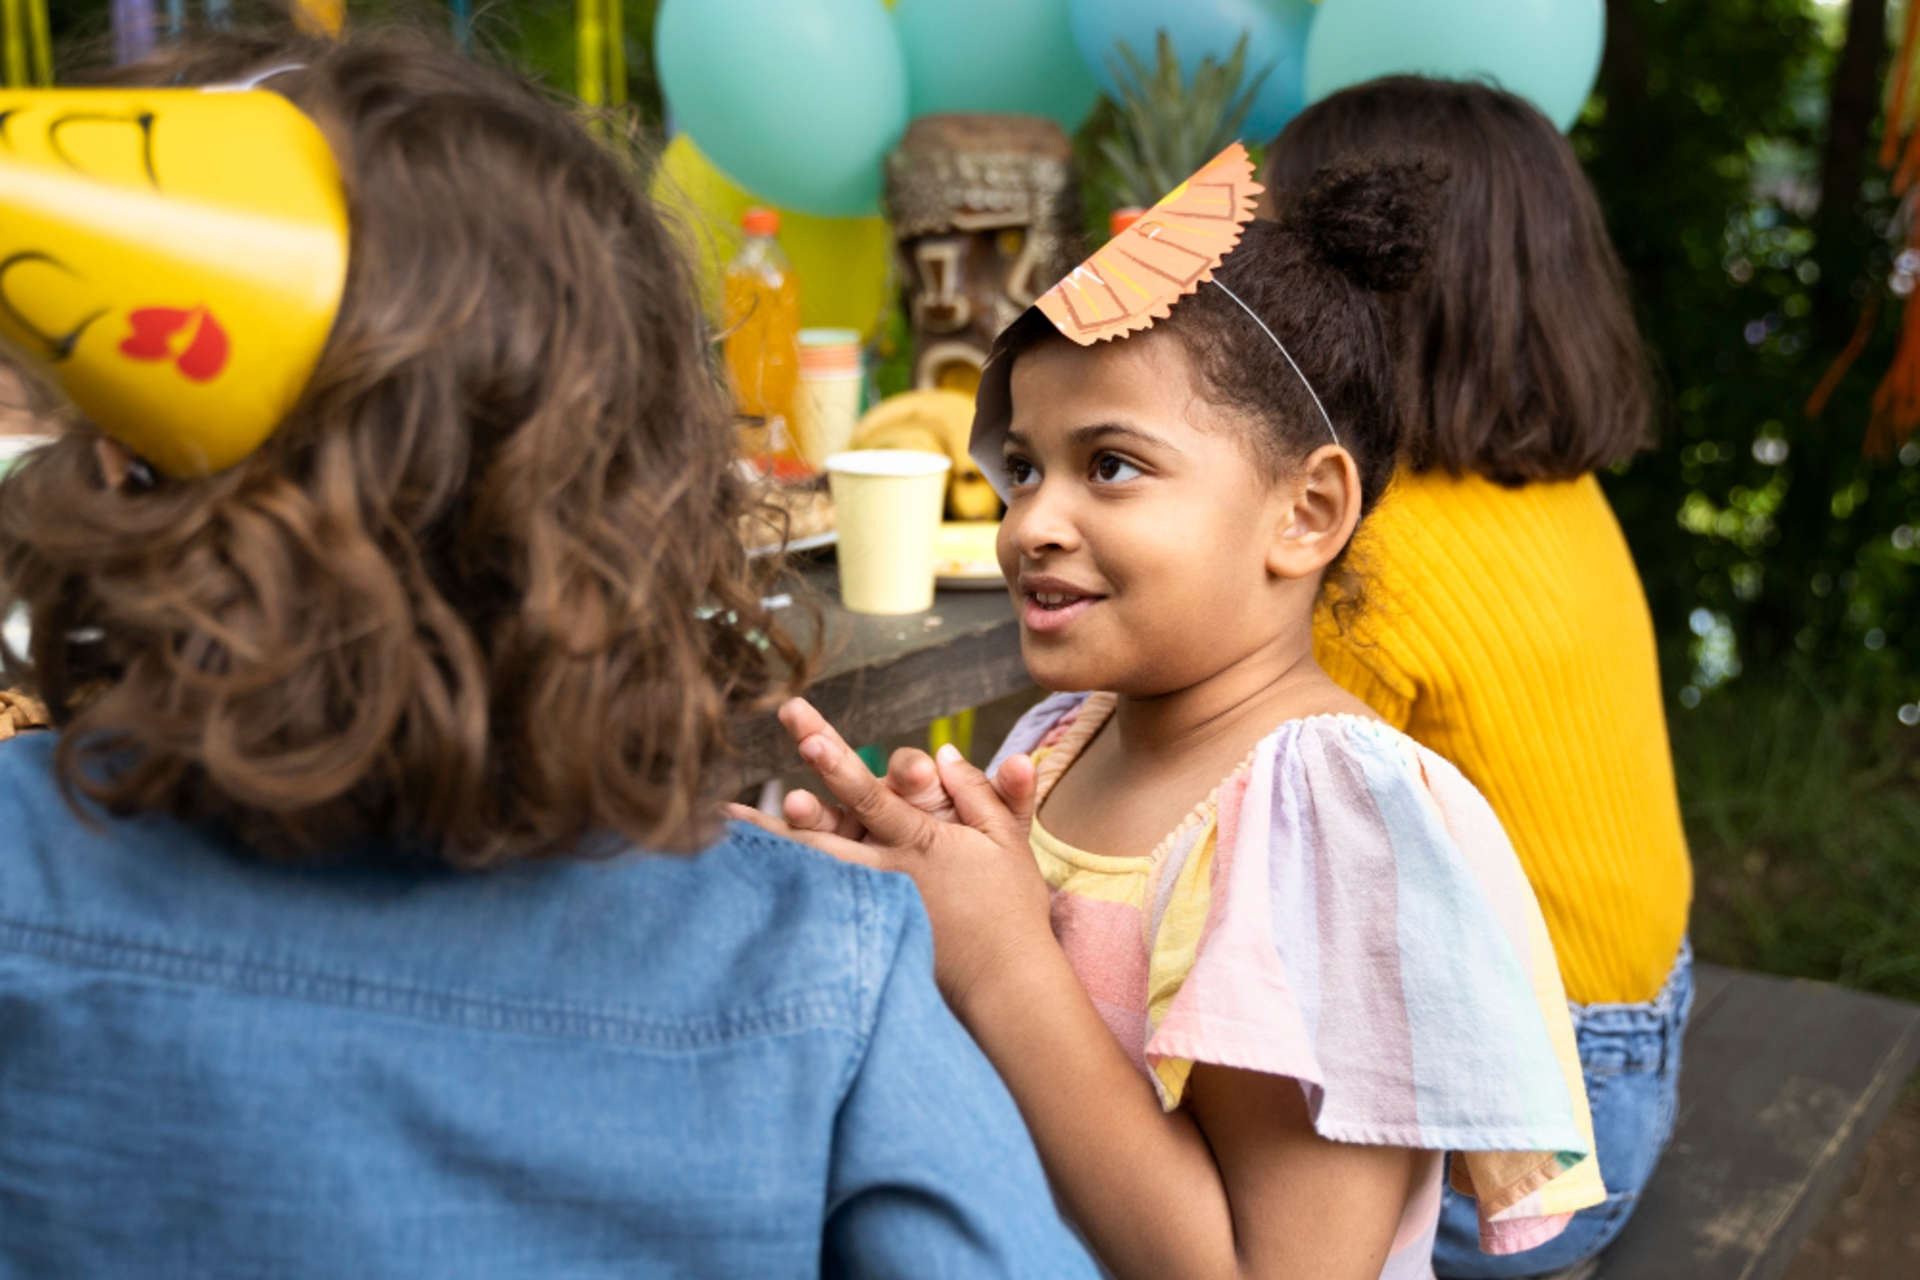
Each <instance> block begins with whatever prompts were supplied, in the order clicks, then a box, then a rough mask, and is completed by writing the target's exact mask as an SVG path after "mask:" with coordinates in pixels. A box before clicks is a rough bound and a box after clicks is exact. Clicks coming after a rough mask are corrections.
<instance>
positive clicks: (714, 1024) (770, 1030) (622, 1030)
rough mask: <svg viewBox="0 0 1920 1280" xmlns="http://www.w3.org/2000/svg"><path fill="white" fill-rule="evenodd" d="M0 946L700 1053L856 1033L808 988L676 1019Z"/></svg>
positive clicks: (76, 937) (98, 948)
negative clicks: (803, 1035) (811, 1034)
mask: <svg viewBox="0 0 1920 1280" xmlns="http://www.w3.org/2000/svg"><path fill="white" fill-rule="evenodd" d="M0 950H4V951H13V952H16V953H19V954H24V955H37V956H41V957H43V958H46V959H52V960H64V961H68V962H73V963H78V964H83V965H87V966H89V967H93V968H100V969H109V970H117V971H121V972H126V973H134V974H140V975H144V976H148V977H156V978H168V979H173V980H176V981H183V982H188V983H193V984H196V985H200V986H207V987H216V988H221V989H225V990H229V991H235V992H241V993H245V994H250V995H265V996H282V997H287V998H290V999H294V1000H298V1001H301V1002H302V1003H307V1004H325V1005H332V1006H335V1007H341V1008H352V1009H359V1010H363V1011H367V1012H376V1013H384V1014H389V1015H394V1016H400V1017H410V1018H414V1019H418V1020H421V1021H431V1022H438V1023H446V1024H452V1025H457V1026H461V1027H465V1028H468V1029H473V1030H482V1031H495V1032H520V1033H529V1034H535V1035H541V1036H547V1037H551V1038H561V1039H584V1040H599V1041H606V1042H610V1043H625V1044H631V1045H639V1046H646V1047H654V1048H674V1049H694V1048H706V1047H712V1046H718V1045H722V1044H727V1043H730V1042H733V1041H738V1040H742V1039H748V1038H755V1037H764V1036H770V1035H779V1034H785V1033H790V1032H794V1031H806V1030H837V1031H856V1033H857V1028H853V1027H849V1026H848V1025H846V1024H847V1023H848V1022H849V1021H850V1019H849V1018H848V1011H847V1009H846V1008H845V1002H844V1000H842V999H840V998H838V997H836V996H834V995H831V994H826V993H820V992H815V993H809V994H804V995H799V996H795V997H791V998H788V999H786V1000H782V1001H778V1002H774V1003H770V1004H768V1005H765V1006H763V1007H760V1008H757V1009H753V1010H751V1011H743V1012H739V1013H733V1014H722V1015H716V1016H713V1017H711V1018H705V1019H701V1020H699V1021H697V1022H692V1021H690V1022H685V1023H679V1024H672V1023H662V1022H654V1021H648V1020H646V1019H642V1018H637V1017H634V1016H632V1015H628V1014H620V1013H612V1012H608V1011H606V1010H604V1009H591V1008H586V1007H582V1006H578V1005H564V1004H553V1003H543V1002H538V1001H514V1000H500V999H494V998H489V997H485V996H479V995H475V994H473V993H470V992H458V991H445V990H433V989H431V988H426V987H419V986H413V985H409V984H406V983H399V982H383V981H379V980H375V979H369V978H364V977H357V976H349V975H344V974H329V973H318V972H311V971H303V970H300V969H296V968H292V967H289V966H285V965H273V964H266V963H262V962H260V961H258V960H255V959H252V958H234V957H220V958H216V957H212V956H205V955H196V954H193V953H191V952H186V951H180V950H176V949H173V948H168V947H164V946H160V945H158V944H155V943H150V942H138V941H134V940H131V939H124V938H111V937H103V936H100V935H96V934H91V933H88V932H85V931H81V930H76V929H69V928H60V927H55V926H47V925H38V924H31V923H27V922H24V921H17V920H3V919H0Z"/></svg>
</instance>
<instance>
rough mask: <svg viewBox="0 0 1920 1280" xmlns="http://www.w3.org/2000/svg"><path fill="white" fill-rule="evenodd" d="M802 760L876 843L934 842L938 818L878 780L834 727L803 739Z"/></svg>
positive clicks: (919, 844)
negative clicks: (915, 806) (933, 817)
mask: <svg viewBox="0 0 1920 1280" xmlns="http://www.w3.org/2000/svg"><path fill="white" fill-rule="evenodd" d="M791 705H792V704H791V703H789V704H788V706H791ZM782 718H783V719H784V715H783V717H782ZM790 727H791V726H790ZM800 758H801V759H803V760H805V761H806V762H807V765H808V767H809V768H811V769H812V770H813V772H814V774H815V775H816V776H818V777H819V779H820V781H821V782H823V783H825V784H826V787H827V790H828V791H830V792H832V793H833V797H834V799H836V800H838V801H839V802H840V803H841V804H843V805H845V806H846V807H847V811H848V812H849V813H851V814H852V815H853V817H854V819H855V820H856V821H858V822H859V823H860V825H861V826H862V827H864V828H866V831H867V834H868V836H869V838H871V839H872V840H874V841H876V842H878V843H880V844H886V845H895V846H898V847H902V848H910V849H923V848H925V847H926V846H927V845H928V844H929V843H930V842H931V840H932V837H933V823H934V819H932V818H929V817H928V816H927V815H926V814H924V813H922V812H920V810H918V809H916V808H914V807H913V806H912V805H910V804H908V803H907V802H906V801H905V800H903V799H901V798H900V797H899V796H897V795H895V794H894V792H893V788H892V787H890V786H888V785H887V784H886V783H885V782H883V781H882V780H880V779H879V778H876V777H874V776H873V772H872V770H870V769H868V768H867V766H866V762H865V761H863V760H861V759H860V757H859V756H858V755H856V754H855V753H854V751H853V749H852V748H850V747H848V746H847V744H846V743H845V742H844V741H842V740H841V737H840V735H839V734H837V733H835V732H833V730H832V729H831V728H829V729H826V730H824V731H822V732H819V733H815V734H813V735H811V736H810V737H807V738H805V739H803V740H802V741H801V743H800Z"/></svg>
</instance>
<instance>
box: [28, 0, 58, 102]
mask: <svg viewBox="0 0 1920 1280" xmlns="http://www.w3.org/2000/svg"><path fill="white" fill-rule="evenodd" d="M27 22H28V23H29V24H30V25H31V26H32V28H33V60H34V61H35V62H36V63H37V64H38V73H39V81H38V83H40V84H42V85H46V86H51V85H52V84H53V32H52V30H51V28H50V27H49V25H48V23H47V0H27Z"/></svg>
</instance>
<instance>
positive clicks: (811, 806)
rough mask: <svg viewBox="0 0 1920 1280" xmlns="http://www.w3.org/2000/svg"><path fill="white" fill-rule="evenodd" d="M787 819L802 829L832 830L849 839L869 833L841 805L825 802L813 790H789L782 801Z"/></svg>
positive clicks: (782, 809)
mask: <svg viewBox="0 0 1920 1280" xmlns="http://www.w3.org/2000/svg"><path fill="white" fill-rule="evenodd" d="M780 808H781V811H782V812H783V813H785V814H786V816H787V821H788V822H789V823H790V824H792V825H793V826H794V827H796V828H798V829H799V830H801V831H830V832H832V833H833V834H834V835H837V836H845V837H846V838H847V839H849V840H858V839H859V838H860V837H861V836H864V835H865V834H867V833H866V832H865V831H863V830H861V828H860V824H859V823H858V822H856V821H854V819H853V815H852V814H850V813H848V812H847V811H846V810H845V809H842V808H841V807H840V806H839V805H832V804H825V803H823V802H822V801H821V799H820V797H819V796H816V795H815V794H813V792H811V791H789V792H787V794H786V795H785V797H783V798H782V799H781V801H780Z"/></svg>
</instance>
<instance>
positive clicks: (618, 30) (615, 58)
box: [603, 0, 627, 107]
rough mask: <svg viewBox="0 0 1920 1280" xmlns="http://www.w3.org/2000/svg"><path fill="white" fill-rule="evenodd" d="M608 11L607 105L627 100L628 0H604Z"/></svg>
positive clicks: (613, 105)
mask: <svg viewBox="0 0 1920 1280" xmlns="http://www.w3.org/2000/svg"><path fill="white" fill-rule="evenodd" d="M603 2H604V3H605V5H606V11H607V105H608V106H612V107H620V106H625V105H626V101H627V31H626V12H625V10H626V0H603Z"/></svg>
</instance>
